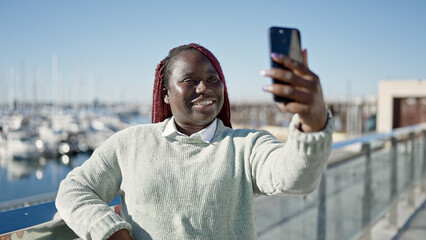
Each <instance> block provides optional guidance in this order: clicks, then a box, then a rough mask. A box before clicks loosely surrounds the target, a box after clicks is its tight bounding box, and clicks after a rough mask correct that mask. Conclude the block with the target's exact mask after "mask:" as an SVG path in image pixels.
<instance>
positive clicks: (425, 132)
mask: <svg viewBox="0 0 426 240" xmlns="http://www.w3.org/2000/svg"><path fill="white" fill-rule="evenodd" d="M422 132H423V169H422V179H423V180H422V192H426V130H423V131H422Z"/></svg>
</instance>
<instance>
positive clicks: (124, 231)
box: [108, 229, 132, 240]
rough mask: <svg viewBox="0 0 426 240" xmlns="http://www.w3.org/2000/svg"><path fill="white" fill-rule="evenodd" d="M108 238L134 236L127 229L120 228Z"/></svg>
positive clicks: (109, 239)
mask: <svg viewBox="0 0 426 240" xmlns="http://www.w3.org/2000/svg"><path fill="white" fill-rule="evenodd" d="M108 240H132V237H131V236H130V233H129V231H127V229H120V230H118V231H117V232H115V233H114V234H112V235H111V237H109V238H108Z"/></svg>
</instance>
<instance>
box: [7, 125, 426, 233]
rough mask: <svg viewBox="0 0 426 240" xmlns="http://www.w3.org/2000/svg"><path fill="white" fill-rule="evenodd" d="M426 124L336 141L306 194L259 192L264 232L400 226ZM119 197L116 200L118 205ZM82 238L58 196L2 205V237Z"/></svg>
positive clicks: (417, 179)
mask: <svg viewBox="0 0 426 240" xmlns="http://www.w3.org/2000/svg"><path fill="white" fill-rule="evenodd" d="M425 180H426V127H425V125H414V126H410V127H406V128H401V129H397V130H394V131H392V132H390V133H386V134H372V135H366V136H362V137H359V138H355V139H350V140H346V141H342V142H337V143H334V144H333V152H332V155H331V158H330V160H329V164H328V167H327V170H326V171H324V173H323V177H322V180H321V183H320V186H319V187H318V188H317V189H316V190H315V191H314V192H313V193H311V194H309V195H307V196H303V197H296V196H294V197H292V196H290V197H266V196H259V197H256V198H255V211H256V232H257V235H258V238H259V239H317V240H324V239H330V240H333V239H336V240H337V239H339V240H340V239H369V237H370V234H371V228H372V226H373V225H374V224H375V223H376V222H377V221H378V220H379V219H381V218H383V216H384V215H385V214H386V213H387V214H386V215H387V216H388V222H389V224H390V225H391V226H392V225H393V226H395V228H397V227H398V226H397V224H398V208H397V203H398V201H399V200H400V199H402V198H406V199H407V202H408V204H409V206H412V207H413V208H414V198H415V196H414V191H413V190H414V188H415V187H416V186H419V185H421V186H422V190H423V191H426V184H425ZM117 204H120V200H119V199H118V198H116V199H115V200H113V202H112V203H111V204H110V205H111V206H114V205H115V206H116V205H117ZM1 237H11V239H75V238H78V237H77V236H76V235H75V234H74V233H73V232H72V231H71V230H70V229H69V228H68V227H67V226H66V225H65V224H64V222H63V221H62V220H61V219H60V217H59V216H58V215H57V212H56V209H55V206H54V202H48V203H43V204H39V205H35V206H30V207H25V208H21V209H15V210H11V211H7V212H2V213H0V238H1Z"/></svg>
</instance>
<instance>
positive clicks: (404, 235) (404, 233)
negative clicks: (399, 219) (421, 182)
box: [394, 201, 426, 240]
mask: <svg viewBox="0 0 426 240" xmlns="http://www.w3.org/2000/svg"><path fill="white" fill-rule="evenodd" d="M418 239H426V201H424V202H423V204H422V206H421V207H420V208H419V209H418V210H417V211H416V212H415V213H414V214H413V216H412V217H410V219H409V220H408V222H407V224H406V225H405V226H404V227H403V228H402V229H401V231H400V232H399V234H398V235H397V236H396V237H395V238H394V240H418Z"/></svg>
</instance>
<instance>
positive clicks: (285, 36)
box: [269, 27, 303, 103]
mask: <svg viewBox="0 0 426 240" xmlns="http://www.w3.org/2000/svg"><path fill="white" fill-rule="evenodd" d="M269 46H270V53H272V52H275V53H281V54H284V55H286V56H288V57H290V58H292V59H294V60H296V61H298V62H300V63H302V62H303V55H302V45H301V39H300V31H299V30H298V29H296V28H286V27H271V28H269ZM269 56H270V55H269ZM271 67H272V68H282V69H285V68H284V67H282V66H280V65H278V64H277V63H276V62H274V61H273V60H272V58H271ZM273 83H278V84H285V83H283V82H281V81H276V80H275V79H273ZM274 101H276V102H284V103H289V102H291V101H292V100H291V99H288V98H282V97H278V96H275V95H274Z"/></svg>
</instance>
